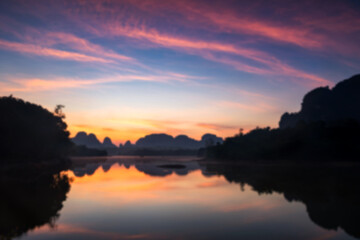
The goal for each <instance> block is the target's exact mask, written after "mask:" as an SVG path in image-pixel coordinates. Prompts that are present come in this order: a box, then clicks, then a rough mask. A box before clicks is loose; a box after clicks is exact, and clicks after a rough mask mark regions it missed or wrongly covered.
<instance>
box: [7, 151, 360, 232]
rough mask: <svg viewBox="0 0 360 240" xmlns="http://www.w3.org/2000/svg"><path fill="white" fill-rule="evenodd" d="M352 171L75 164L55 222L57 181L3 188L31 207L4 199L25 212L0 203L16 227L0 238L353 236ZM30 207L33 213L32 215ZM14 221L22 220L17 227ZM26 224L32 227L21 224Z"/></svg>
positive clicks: (112, 161)
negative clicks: (23, 198)
mask: <svg viewBox="0 0 360 240" xmlns="http://www.w3.org/2000/svg"><path fill="white" fill-rule="evenodd" d="M358 172H359V167H357V166H350V167H349V166H346V165H343V166H339V165H337V166H328V167H324V166H319V165H312V166H309V165H308V166H292V165H287V166H286V167H285V166H284V165H281V164H277V165H276V164H272V165H264V164H256V166H254V165H249V164H237V165H234V164H215V163H210V162H198V161H189V159H181V158H176V159H168V158H126V157H121V158H118V157H110V158H88V159H85V158H84V159H77V160H76V161H75V164H74V165H73V166H72V169H71V170H70V171H68V172H66V174H67V175H69V176H70V177H72V178H74V182H73V183H72V190H71V191H70V193H69V194H68V199H67V200H66V201H65V202H64V208H63V209H62V210H61V217H60V218H59V217H58V216H59V210H60V209H61V208H62V203H63V201H64V200H65V198H66V194H67V192H68V190H69V180H68V178H67V177H65V176H64V175H58V176H54V179H53V180H51V179H50V180H51V181H49V182H47V183H48V184H47V183H45V182H44V186H43V187H40V188H39V187H37V188H27V187H25V186H21V187H19V186H18V187H17V189H18V191H17V193H18V194H17V195H16V194H15V195H14V193H13V192H12V190H11V189H13V188H12V187H10V186H8V187H7V189H4V191H5V192H6V193H7V194H6V195H5V196H8V195H9V196H13V198H15V199H22V198H21V196H23V197H24V196H28V198H29V199H30V201H29V202H28V201H26V202H27V203H28V208H29V209H31V210H26V211H27V212H29V213H30V214H28V215H26V214H24V211H22V212H23V214H20V213H19V211H16V210H15V209H16V207H12V208H8V207H7V206H10V205H11V204H10V203H9V202H12V203H13V205H12V206H20V208H19V207H18V208H17V209H24V208H25V209H26V207H22V206H23V205H24V203H21V201H20V202H19V201H17V202H16V201H14V200H12V199H13V198H7V197H6V199H7V200H6V202H5V201H4V200H3V203H2V204H1V205H2V206H3V207H2V209H8V210H7V211H8V212H6V214H4V215H2V218H1V221H2V222H5V220H3V219H11V218H13V219H17V221H10V222H9V223H7V225H3V224H1V234H2V236H6V237H7V238H8V239H10V238H12V237H14V236H18V235H20V234H22V233H24V232H26V231H28V230H30V229H34V228H36V227H39V226H41V225H43V224H46V223H50V225H53V224H54V220H55V219H58V220H57V221H56V228H55V231H54V230H52V231H51V228H50V229H49V227H47V226H42V227H40V228H36V229H35V231H32V232H29V233H28V235H27V236H26V239H40V238H42V239H64V238H70V239H222V238H226V239H239V238H243V239H274V238H276V239H352V238H353V237H355V238H360V230H359V229H360V228H359V221H358V220H357V216H358V215H359V213H360V207H359V206H360V205H359V202H360V201H359V200H360V190H359V189H358V187H357V186H358V183H359V176H358ZM56 179H57V180H56ZM50 186H52V187H50ZM15 188H16V187H15ZM26 188H27V189H26ZM2 189H3V188H2ZM39 192H41V193H42V195H43V196H40V195H38V194H39ZM20 193H21V194H22V195H21V196H20V195H19V194H20ZM12 194H13V195H12ZM35 196H37V197H35ZM31 199H33V200H31ZM30 206H33V207H30ZM40 206H43V208H41V207H40ZM304 207H305V208H304ZM9 209H10V210H9ZM39 209H41V211H43V213H39V214H38V215H37V217H36V218H34V217H33V215H36V214H35V213H34V212H36V213H37V212H38V211H39ZM50 210H51V211H50ZM26 211H25V212H26ZM31 211H33V214H31V213H32V212H31ZM2 212H4V211H2ZM19 216H21V217H19ZM23 216H28V218H27V220H26V218H25V220H21V219H22V217H23ZM16 217H17V218H16ZM19 219H20V220H19ZM29 219H31V221H33V223H31V224H29V223H28V222H26V224H24V223H25V221H28V220H29ZM309 219H310V220H311V221H310V220H309ZM2 222H1V223H2ZM314 223H315V224H314ZM16 225H18V226H16ZM25 225H26V227H24V226H25ZM14 229H16V231H17V233H16V234H13V232H14V231H15V230H14ZM335 230H336V231H335ZM7 238H5V239H7Z"/></svg>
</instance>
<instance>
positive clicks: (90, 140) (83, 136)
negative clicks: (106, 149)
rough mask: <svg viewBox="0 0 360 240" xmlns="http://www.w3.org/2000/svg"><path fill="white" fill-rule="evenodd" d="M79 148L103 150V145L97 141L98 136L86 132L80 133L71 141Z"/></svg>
mask: <svg viewBox="0 0 360 240" xmlns="http://www.w3.org/2000/svg"><path fill="white" fill-rule="evenodd" d="M71 140H72V141H73V142H74V143H75V144H76V145H78V146H86V147H88V148H98V149H99V148H102V144H101V143H100V141H99V140H98V139H97V137H96V135H95V134H93V133H90V134H89V135H88V134H87V133H86V132H78V133H77V134H76V136H75V137H74V138H72V139H71Z"/></svg>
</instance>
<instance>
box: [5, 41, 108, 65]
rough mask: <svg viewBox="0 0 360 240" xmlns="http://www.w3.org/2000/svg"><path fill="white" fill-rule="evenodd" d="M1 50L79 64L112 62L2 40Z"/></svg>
mask: <svg viewBox="0 0 360 240" xmlns="http://www.w3.org/2000/svg"><path fill="white" fill-rule="evenodd" d="M0 48H2V49H5V50H9V51H16V52H19V53H21V54H33V55H38V56H44V57H51V58H56V59H62V60H72V61H79V62H100V63H109V62H111V60H107V59H104V58H101V57H94V56H89V55H85V54H81V53H76V52H69V51H64V50H58V49H54V48H47V47H41V46H38V45H34V44H27V43H19V42H10V41H5V40H1V39H0Z"/></svg>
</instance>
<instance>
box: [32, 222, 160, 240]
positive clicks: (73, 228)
mask: <svg viewBox="0 0 360 240" xmlns="http://www.w3.org/2000/svg"><path fill="white" fill-rule="evenodd" d="M32 234H35V235H42V234H56V235H61V234H66V235H68V234H81V235H87V236H92V237H94V236H96V237H97V238H99V239H124V240H125V239H162V236H160V235H157V234H146V233H145V234H124V233H117V232H106V231H101V230H94V229H90V228H86V227H82V226H77V225H70V224H62V223H61V224H57V225H56V227H55V230H50V231H49V229H48V227H47V226H45V227H41V228H39V229H37V230H36V231H34V232H33V233H32Z"/></svg>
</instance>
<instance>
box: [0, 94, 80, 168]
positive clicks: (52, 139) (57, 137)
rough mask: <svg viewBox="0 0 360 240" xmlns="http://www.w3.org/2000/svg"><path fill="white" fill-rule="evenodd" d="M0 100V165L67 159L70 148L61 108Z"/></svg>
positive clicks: (70, 144)
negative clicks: (48, 108) (50, 109)
mask: <svg viewBox="0 0 360 240" xmlns="http://www.w3.org/2000/svg"><path fill="white" fill-rule="evenodd" d="M56 112H57V113H52V112H50V111H48V110H46V109H44V108H43V107H41V106H39V105H36V104H32V103H29V102H25V101H23V100H22V99H18V98H14V97H12V96H10V97H1V98H0V159H1V160H0V162H7V161H12V162H14V161H15V160H16V161H28V160H29V159H31V160H32V161H42V160H49V159H53V158H56V159H59V158H62V157H65V156H67V155H68V154H69V153H70V152H71V150H72V147H73V144H72V143H71V141H70V139H69V132H68V131H67V125H66V123H65V122H64V121H63V118H64V115H63V114H62V113H61V109H60V111H59V108H57V109H56Z"/></svg>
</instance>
